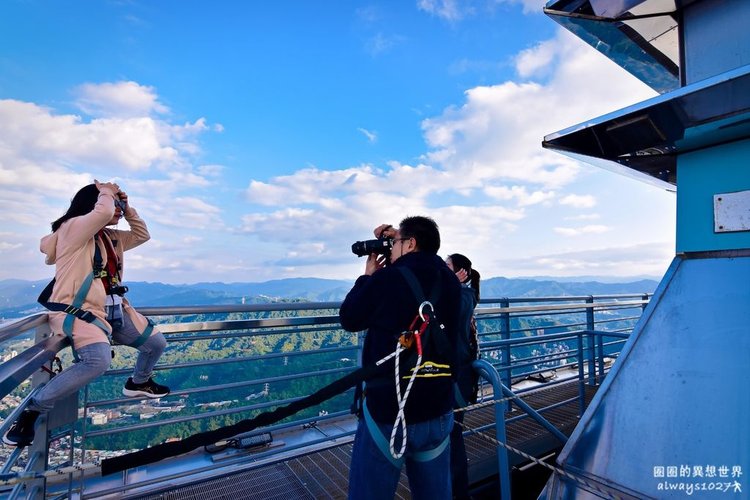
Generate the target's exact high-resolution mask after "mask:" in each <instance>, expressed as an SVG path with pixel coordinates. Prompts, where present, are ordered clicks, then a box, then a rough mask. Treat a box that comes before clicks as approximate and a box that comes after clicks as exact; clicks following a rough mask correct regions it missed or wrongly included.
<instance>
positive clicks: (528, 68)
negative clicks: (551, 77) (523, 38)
mask: <svg viewBox="0 0 750 500" xmlns="http://www.w3.org/2000/svg"><path fill="white" fill-rule="evenodd" d="M556 45H557V40H546V41H544V42H540V43H539V44H537V45H536V46H535V47H533V48H530V49H525V50H522V51H521V53H520V54H518V56H516V71H517V72H518V74H519V75H520V76H521V78H529V77H532V76H547V75H548V74H549V73H550V72H551V71H552V70H553V69H554V67H553V66H554V63H555V62H556V58H555V56H556V53H557V47H556Z"/></svg>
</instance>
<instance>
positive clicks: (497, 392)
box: [472, 359, 510, 500]
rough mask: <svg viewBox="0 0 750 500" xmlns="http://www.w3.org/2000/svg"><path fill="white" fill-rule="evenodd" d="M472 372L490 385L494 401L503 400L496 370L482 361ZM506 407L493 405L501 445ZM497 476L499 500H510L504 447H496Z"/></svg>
mask: <svg viewBox="0 0 750 500" xmlns="http://www.w3.org/2000/svg"><path fill="white" fill-rule="evenodd" d="M472 367H473V368H474V370H475V371H476V372H477V373H479V375H481V376H482V377H483V378H485V379H487V381H488V382H490V384H491V385H492V392H493V394H494V396H495V399H498V397H499V399H503V384H502V382H501V380H500V375H499V374H498V373H497V370H495V368H494V367H493V366H492V365H491V364H489V363H488V362H487V361H485V360H483V359H478V360H476V361H474V362H473V363H472ZM507 408H508V407H507V406H506V405H505V402H504V401H502V402H499V403H495V435H496V436H497V440H498V441H499V442H501V443H506V442H507V440H508V437H507V435H506V432H505V411H506V409H507ZM497 475H498V478H499V481H498V482H499V483H500V500H510V462H509V461H508V450H507V449H506V448H505V446H502V445H500V444H498V445H497Z"/></svg>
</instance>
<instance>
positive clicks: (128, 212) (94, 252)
mask: <svg viewBox="0 0 750 500" xmlns="http://www.w3.org/2000/svg"><path fill="white" fill-rule="evenodd" d="M127 201H128V196H127V194H125V193H124V192H123V191H120V188H119V186H118V185H117V184H114V183H110V182H107V183H99V182H98V181H95V183H94V184H89V185H88V186H85V187H83V188H82V189H81V190H79V191H78V193H76V195H75V196H74V197H73V199H72V200H71V204H70V207H69V208H68V211H67V212H66V213H65V215H63V216H62V217H60V218H59V219H57V220H56V221H55V222H53V223H52V233H51V234H49V235H47V236H45V237H44V238H42V241H41V245H40V249H41V251H42V252H43V253H44V254H45V255H46V259H45V262H46V263H47V264H49V265H53V264H54V266H55V280H54V282H53V287H52V291H51V294H50V296H49V298H48V299H46V303H45V305H46V306H47V307H48V308H49V309H50V310H52V311H57V312H51V313H50V314H49V324H50V328H51V329H52V331H53V332H54V333H55V334H56V335H67V336H69V337H70V338H71V339H72V343H73V354H74V356H75V358H76V362H75V363H74V364H73V365H72V366H70V367H68V368H66V369H65V370H63V371H62V372H61V373H59V374H58V375H56V376H54V377H53V378H52V379H51V380H50V381H49V382H48V383H47V384H46V385H44V386H43V387H42V388H41V389H40V390H39V392H38V393H37V394H35V396H34V397H33V398H32V399H31V401H30V403H29V405H28V406H27V408H26V409H25V410H24V411H23V412H22V414H21V415H20V416H19V418H18V420H16V422H15V423H14V424H13V426H12V427H11V428H10V430H9V431H8V432H7V433H6V434H5V436H3V441H4V442H5V443H6V444H9V445H15V446H26V445H29V444H31V442H32V441H33V439H34V426H35V423H36V420H37V418H38V417H39V415H40V414H42V413H47V412H48V411H50V410H51V409H52V408H53V406H54V404H55V401H57V400H59V399H61V398H63V397H65V396H67V395H69V394H72V393H73V392H75V391H77V390H78V389H80V388H81V387H83V386H85V385H86V384H88V383H89V382H91V381H92V380H94V379H95V378H97V377H99V376H100V375H101V374H103V373H104V372H105V371H106V370H107V369H108V368H109V364H110V361H111V359H112V356H111V348H110V341H109V338H108V337H110V336H111V338H112V339H113V340H114V342H115V343H118V344H124V345H129V346H132V347H135V348H137V349H138V351H139V354H138V359H137V361H136V364H135V368H134V371H133V376H132V377H130V378H128V381H127V382H126V384H125V387H124V388H123V394H124V395H126V396H131V397H135V396H144V397H150V398H157V397H161V396H166V395H167V394H169V388H167V387H165V386H163V385H159V384H157V383H156V382H154V381H153V379H152V378H151V374H152V371H153V368H154V366H155V365H156V362H157V361H158V360H159V357H160V356H161V354H162V353H163V352H164V349H165V347H166V341H165V339H164V336H163V335H162V334H161V333H160V332H158V331H157V330H155V329H154V328H153V325H152V324H151V323H150V322H149V321H148V320H147V319H146V318H145V317H144V316H143V315H141V314H140V313H138V312H137V311H136V310H135V309H133V308H132V307H131V306H130V304H129V303H128V301H127V300H126V299H124V298H123V295H124V293H125V291H127V288H125V287H124V286H122V270H123V266H122V263H123V253H124V252H125V251H126V250H130V249H131V248H134V247H136V246H138V245H140V244H142V243H144V242H146V241H148V239H149V238H150V235H149V232H148V229H147V228H146V224H145V222H143V220H142V219H141V218H140V217H139V216H138V213H137V212H136V211H135V209H134V208H133V207H131V206H130V205H129V204H128V202H127ZM123 216H124V217H125V220H126V221H127V222H128V225H129V226H130V229H129V230H119V229H113V228H108V227H107V226H110V225H116V224H117V223H118V221H119V220H120V219H121V218H122V217H123ZM66 306H74V307H73V308H69V309H68V312H65V311H63V309H65V307H66ZM89 313H90V314H89Z"/></svg>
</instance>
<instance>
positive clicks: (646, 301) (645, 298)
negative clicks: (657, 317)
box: [641, 293, 648, 311]
mask: <svg viewBox="0 0 750 500" xmlns="http://www.w3.org/2000/svg"><path fill="white" fill-rule="evenodd" d="M641 300H642V301H643V304H642V305H641V311H645V310H646V307H648V294H647V293H644V294H643V295H641Z"/></svg>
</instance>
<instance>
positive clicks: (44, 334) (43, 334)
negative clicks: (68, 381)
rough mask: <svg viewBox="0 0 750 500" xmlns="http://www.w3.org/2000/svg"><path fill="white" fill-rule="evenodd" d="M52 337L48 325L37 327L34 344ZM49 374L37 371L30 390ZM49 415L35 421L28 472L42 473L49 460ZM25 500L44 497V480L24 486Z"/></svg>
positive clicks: (33, 376) (37, 499) (47, 379)
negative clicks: (30, 462)
mask: <svg viewBox="0 0 750 500" xmlns="http://www.w3.org/2000/svg"><path fill="white" fill-rule="evenodd" d="M50 335H52V330H50V327H49V323H44V324H43V325H39V326H37V327H36V328H35V329H34V343H35V344H38V343H39V342H41V341H43V340H44V339H46V338H48V337H49V336H50ZM48 368H50V369H51V368H52V362H50V363H48ZM49 378H50V376H49V374H48V373H47V372H45V371H43V370H38V371H37V372H36V373H34V375H32V376H31V387H32V390H33V389H34V388H36V387H39V386H40V385H42V384H44V383H46V382H48V381H49ZM48 431H49V414H47V415H45V416H43V417H42V418H40V419H39V420H38V421H37V427H36V433H35V435H34V441H33V442H32V443H31V445H30V446H29V447H28V454H29V457H36V460H34V461H33V462H32V465H31V467H30V468H29V472H32V471H33V472H40V473H41V472H44V471H45V470H46V468H47V462H48V460H49V432H48ZM26 492H27V495H26V498H30V499H34V500H41V499H43V498H44V497H45V496H46V482H45V480H44V479H35V480H34V481H30V482H29V483H27V484H26Z"/></svg>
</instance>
